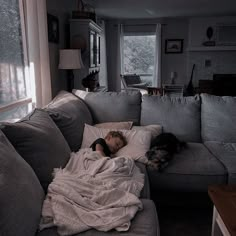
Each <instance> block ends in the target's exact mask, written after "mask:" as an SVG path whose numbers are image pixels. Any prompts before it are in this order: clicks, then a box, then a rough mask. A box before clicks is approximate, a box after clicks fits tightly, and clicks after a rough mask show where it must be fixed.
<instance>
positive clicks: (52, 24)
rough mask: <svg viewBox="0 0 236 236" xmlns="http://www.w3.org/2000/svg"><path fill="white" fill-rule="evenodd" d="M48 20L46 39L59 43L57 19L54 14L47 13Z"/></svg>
mask: <svg viewBox="0 0 236 236" xmlns="http://www.w3.org/2000/svg"><path fill="white" fill-rule="evenodd" d="M47 20H48V41H49V42H51V43H59V20H58V18H57V17H56V16H53V15H51V14H47Z"/></svg>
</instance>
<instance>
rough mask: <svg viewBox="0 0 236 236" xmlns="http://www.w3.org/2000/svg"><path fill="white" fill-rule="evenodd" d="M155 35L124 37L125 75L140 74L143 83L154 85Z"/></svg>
mask: <svg viewBox="0 0 236 236" xmlns="http://www.w3.org/2000/svg"><path fill="white" fill-rule="evenodd" d="M155 41H156V36H155V35H147V34H145V35H126V36H124V48H123V63H124V64H123V69H124V74H139V75H141V79H142V80H143V82H148V84H149V85H152V80H153V73H154V60H155V55H154V54H155Z"/></svg>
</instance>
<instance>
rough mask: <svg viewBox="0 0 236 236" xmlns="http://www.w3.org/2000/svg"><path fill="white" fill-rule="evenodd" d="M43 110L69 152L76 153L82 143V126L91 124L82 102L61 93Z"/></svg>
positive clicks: (89, 116)
mask: <svg viewBox="0 0 236 236" xmlns="http://www.w3.org/2000/svg"><path fill="white" fill-rule="evenodd" d="M45 110H46V111H47V112H48V114H49V115H50V117H51V118H52V119H53V121H54V122H55V123H56V125H57V127H58V128H59V129H60V131H61V132H62V134H63V136H64V137H65V139H66V141H67V143H68V144H69V146H70V149H71V151H73V152H76V151H78V150H79V148H80V146H81V143H82V138H83V132H84V124H85V123H87V124H89V125H92V124H93V119H92V115H91V113H90V111H89V109H88V107H87V105H86V104H85V103H84V101H83V100H82V99H80V98H78V97H76V96H75V95H74V94H72V93H69V92H66V91H61V92H59V94H58V95H57V96H56V97H55V98H54V99H53V100H52V101H51V102H50V103H49V104H48V105H47V106H46V107H45Z"/></svg>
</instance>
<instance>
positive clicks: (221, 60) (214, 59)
mask: <svg viewBox="0 0 236 236" xmlns="http://www.w3.org/2000/svg"><path fill="white" fill-rule="evenodd" d="M222 23H233V24H234V25H236V17H232V16H226V17H204V18H199V17H198V18H197V17H196V18H191V19H190V21H189V44H188V47H189V48H190V49H191V48H192V47H200V49H201V48H203V49H204V46H203V45H202V43H203V42H204V41H207V40H208V39H207V36H206V30H207V28H208V27H209V26H211V27H213V29H214V30H213V36H212V40H214V41H217V32H216V27H215V26H216V25H217V24H222ZM212 48H213V49H214V47H212ZM216 48H217V47H216ZM233 48H235V47H233ZM206 61H208V62H210V64H209V63H208V65H207V64H206ZM193 64H195V65H196V66H195V70H194V74H193V75H194V76H193V84H194V85H195V86H198V81H199V80H212V79H213V74H217V73H219V74H236V50H232V51H230V50H229V51H224V50H212V51H203V50H202V51H200V50H199V51H197V50H194V51H193V50H189V51H188V52H187V73H188V74H190V73H191V69H192V65H193Z"/></svg>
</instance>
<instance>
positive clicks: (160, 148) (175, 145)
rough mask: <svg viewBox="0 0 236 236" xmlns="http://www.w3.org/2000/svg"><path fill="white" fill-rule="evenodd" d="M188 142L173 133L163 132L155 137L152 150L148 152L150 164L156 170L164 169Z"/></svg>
mask: <svg viewBox="0 0 236 236" xmlns="http://www.w3.org/2000/svg"><path fill="white" fill-rule="evenodd" d="M184 147H186V143H185V142H182V141H180V140H178V139H177V137H176V136H175V135H174V134H172V133H162V134H160V135H158V136H156V137H155V138H154V140H153V141H152V143H151V147H150V150H149V151H147V152H146V156H147V158H148V165H150V166H151V167H152V168H154V169H156V170H159V171H161V170H163V169H164V168H165V167H166V166H167V165H168V163H169V161H170V160H171V159H172V158H173V156H174V154H175V153H178V152H179V151H180V150H181V149H182V148H184Z"/></svg>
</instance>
